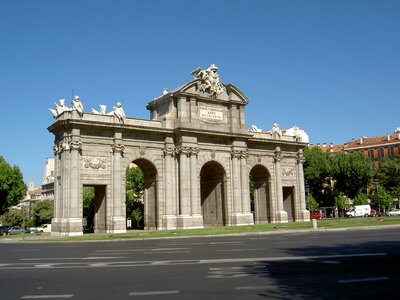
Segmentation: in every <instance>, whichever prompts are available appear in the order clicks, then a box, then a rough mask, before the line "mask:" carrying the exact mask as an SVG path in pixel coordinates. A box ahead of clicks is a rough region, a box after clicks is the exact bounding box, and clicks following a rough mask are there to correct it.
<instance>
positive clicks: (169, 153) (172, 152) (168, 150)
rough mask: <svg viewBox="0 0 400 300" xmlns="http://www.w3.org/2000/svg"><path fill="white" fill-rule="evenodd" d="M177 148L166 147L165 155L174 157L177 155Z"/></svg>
mask: <svg viewBox="0 0 400 300" xmlns="http://www.w3.org/2000/svg"><path fill="white" fill-rule="evenodd" d="M176 151H177V150H176V148H175V147H164V149H163V152H164V156H171V157H174V156H175V155H176Z"/></svg>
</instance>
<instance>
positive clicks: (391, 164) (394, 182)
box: [377, 156, 400, 198]
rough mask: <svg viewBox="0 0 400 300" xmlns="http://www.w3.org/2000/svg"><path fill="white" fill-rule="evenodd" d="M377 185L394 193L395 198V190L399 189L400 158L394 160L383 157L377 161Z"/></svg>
mask: <svg viewBox="0 0 400 300" xmlns="http://www.w3.org/2000/svg"><path fill="white" fill-rule="evenodd" d="M377 178H378V180H379V185H380V186H382V187H384V188H385V189H386V190H387V191H389V192H394V193H395V194H396V195H393V196H394V197H395V198H398V197H397V193H396V190H398V189H399V187H400V156H397V157H396V158H394V159H390V158H388V157H383V158H381V159H380V160H379V171H378V173H377Z"/></svg>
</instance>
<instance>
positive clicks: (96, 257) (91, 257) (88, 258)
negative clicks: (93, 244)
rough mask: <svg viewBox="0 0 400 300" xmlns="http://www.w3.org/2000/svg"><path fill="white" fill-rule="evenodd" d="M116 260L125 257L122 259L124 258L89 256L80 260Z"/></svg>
mask: <svg viewBox="0 0 400 300" xmlns="http://www.w3.org/2000/svg"><path fill="white" fill-rule="evenodd" d="M117 258H126V257H124V256H89V257H83V258H82V260H94V259H117Z"/></svg>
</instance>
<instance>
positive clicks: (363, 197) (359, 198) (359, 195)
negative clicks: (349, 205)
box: [353, 192, 368, 205]
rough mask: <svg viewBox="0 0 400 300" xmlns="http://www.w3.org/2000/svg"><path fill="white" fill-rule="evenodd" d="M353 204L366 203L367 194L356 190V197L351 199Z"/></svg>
mask: <svg viewBox="0 0 400 300" xmlns="http://www.w3.org/2000/svg"><path fill="white" fill-rule="evenodd" d="M353 204H354V205H366V204H368V196H367V195H366V194H364V193H362V192H358V193H357V195H356V197H355V198H354V199H353Z"/></svg>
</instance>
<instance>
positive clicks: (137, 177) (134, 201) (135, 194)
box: [126, 167, 144, 224]
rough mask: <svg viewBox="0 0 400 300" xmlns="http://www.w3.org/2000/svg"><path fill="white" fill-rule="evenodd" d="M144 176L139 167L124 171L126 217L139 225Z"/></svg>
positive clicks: (141, 211)
mask: <svg viewBox="0 0 400 300" xmlns="http://www.w3.org/2000/svg"><path fill="white" fill-rule="evenodd" d="M143 191H144V176H143V172H142V170H141V169H140V168H139V167H133V168H128V169H127V170H126V215H127V217H130V218H132V219H134V220H136V222H137V224H139V222H140V220H141V219H142V218H143V211H144V207H143V201H142V198H143Z"/></svg>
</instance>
